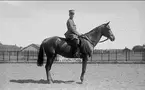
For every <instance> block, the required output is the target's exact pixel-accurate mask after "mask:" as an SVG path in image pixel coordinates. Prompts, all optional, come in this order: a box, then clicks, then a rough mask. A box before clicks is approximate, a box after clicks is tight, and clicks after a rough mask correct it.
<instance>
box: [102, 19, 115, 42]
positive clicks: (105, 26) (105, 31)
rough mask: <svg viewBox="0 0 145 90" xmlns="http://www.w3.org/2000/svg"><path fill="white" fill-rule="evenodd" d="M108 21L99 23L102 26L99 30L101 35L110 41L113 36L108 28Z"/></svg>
mask: <svg viewBox="0 0 145 90" xmlns="http://www.w3.org/2000/svg"><path fill="white" fill-rule="evenodd" d="M109 23H110V21H109V22H108V23H105V24H103V25H101V26H102V30H101V32H102V35H103V36H105V37H107V38H109V39H110V40H111V41H114V40H115V36H114V35H113V33H112V31H111V29H110V26H109Z"/></svg>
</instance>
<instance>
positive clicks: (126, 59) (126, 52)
mask: <svg viewBox="0 0 145 90" xmlns="http://www.w3.org/2000/svg"><path fill="white" fill-rule="evenodd" d="M125 52H126V61H127V50H125Z"/></svg>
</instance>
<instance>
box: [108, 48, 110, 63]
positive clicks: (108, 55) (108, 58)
mask: <svg viewBox="0 0 145 90" xmlns="http://www.w3.org/2000/svg"><path fill="white" fill-rule="evenodd" d="M108 61H110V51H109V50H108Z"/></svg>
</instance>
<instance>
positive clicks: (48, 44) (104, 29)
mask: <svg viewBox="0 0 145 90" xmlns="http://www.w3.org/2000/svg"><path fill="white" fill-rule="evenodd" d="M109 23H110V21H109V22H107V23H104V24H102V25H100V26H98V27H95V28H94V29H92V30H91V31H89V32H87V33H85V34H83V35H81V36H80V37H79V39H80V53H81V55H80V57H78V58H81V59H82V72H81V76H80V80H81V83H83V81H84V74H85V72H86V66H87V61H88V60H89V58H90V56H91V55H92V54H93V49H94V47H95V46H96V45H97V43H98V42H99V41H100V39H101V37H102V36H105V37H106V38H107V39H110V41H114V40H115V36H114V35H113V33H112V31H111V29H110V26H109ZM70 43H71V42H69V41H67V40H66V39H65V38H62V37H58V36H52V37H49V38H46V39H44V40H43V41H42V43H41V45H40V48H39V52H38V60H37V66H43V63H44V53H45V54H46V57H47V61H46V65H45V69H46V76H47V81H48V83H49V84H50V83H53V79H52V77H51V73H50V70H51V66H52V64H53V61H54V60H55V59H56V57H57V54H59V55H62V56H64V57H66V58H75V57H73V54H72V52H73V47H72V46H71V44H70Z"/></svg>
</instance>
